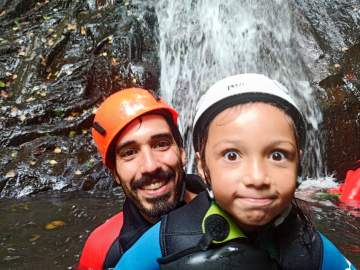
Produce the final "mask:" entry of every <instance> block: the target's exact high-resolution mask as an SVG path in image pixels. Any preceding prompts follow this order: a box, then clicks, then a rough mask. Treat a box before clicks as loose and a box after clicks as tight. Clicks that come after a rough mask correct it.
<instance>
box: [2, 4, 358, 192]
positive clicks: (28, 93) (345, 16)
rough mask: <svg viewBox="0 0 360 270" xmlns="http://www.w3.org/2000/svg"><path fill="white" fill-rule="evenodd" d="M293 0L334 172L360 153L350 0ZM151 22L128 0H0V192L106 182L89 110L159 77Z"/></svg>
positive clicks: (105, 185) (354, 11)
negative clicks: (118, 91)
mask: <svg viewBox="0 0 360 270" xmlns="http://www.w3.org/2000/svg"><path fill="white" fill-rule="evenodd" d="M136 2H141V1H136ZM155 2H156V1H155ZM292 3H293V7H294V9H295V10H296V14H297V17H296V18H294V20H296V21H297V24H298V27H299V29H300V31H301V32H302V34H303V37H302V38H303V39H302V40H300V45H301V46H300V48H299V51H300V53H301V55H303V57H304V69H306V70H307V71H308V73H309V74H310V78H311V79H312V80H313V85H314V87H315V88H316V89H317V90H318V91H317V95H318V98H319V100H320V105H321V108H322V111H323V113H324V115H323V118H324V121H323V123H322V125H321V128H322V133H323V137H324V144H325V147H324V151H323V152H324V154H325V162H326V164H327V168H328V172H334V173H335V176H337V177H338V179H343V177H344V174H345V171H346V168H347V167H348V166H349V165H350V164H351V163H352V162H353V161H354V160H357V159H360V156H359V155H360V83H359V78H360V39H359V33H360V10H359V6H358V0H350V1H345V0H341V1H326V0H320V1H310V0H307V1H300V0H295V1H293V2H292ZM156 29H157V19H156V16H155V13H154V11H153V10H152V9H149V8H146V7H144V6H141V7H140V6H138V5H137V4H133V3H131V1H128V0H124V1H121V0H119V1H110V0H102V1H100V0H87V1H74V0H66V1H60V0H52V1H48V0H37V1H35V0H11V1H10V0H2V1H1V0H0V31H1V35H0V91H1V95H0V129H1V133H0V145H1V148H0V197H4V196H6V197H20V196H23V195H27V194H31V193H37V192H40V191H45V190H64V191H67V190H78V189H82V190H107V189H111V187H112V185H113V181H112V177H111V175H110V173H109V172H108V171H107V170H106V169H105V168H104V166H102V164H101V161H100V158H99V156H98V154H97V152H96V149H95V146H94V144H93V142H92V139H91V135H90V128H91V123H92V119H93V110H94V108H95V107H96V106H97V105H98V104H99V103H100V102H101V101H102V100H103V99H104V98H105V97H107V96H108V95H110V94H111V93H113V92H114V91H116V89H119V88H123V87H128V86H145V87H147V88H150V89H155V90H156V89H157V88H158V87H159V82H158V78H159V73H160V72H159V60H158V56H157V38H156V34H155V33H156V31H157V30H156Z"/></svg>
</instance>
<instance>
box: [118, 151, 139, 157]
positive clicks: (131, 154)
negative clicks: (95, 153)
mask: <svg viewBox="0 0 360 270" xmlns="http://www.w3.org/2000/svg"><path fill="white" fill-rule="evenodd" d="M136 153H137V151H136V150H135V149H124V150H121V151H120V152H119V156H120V157H121V158H132V157H134V156H135V155H136Z"/></svg>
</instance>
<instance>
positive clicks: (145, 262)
mask: <svg viewBox="0 0 360 270" xmlns="http://www.w3.org/2000/svg"><path fill="white" fill-rule="evenodd" d="M159 235H160V222H158V223H156V224H155V225H154V226H153V227H151V228H150V229H149V230H147V231H146V232H145V233H144V234H143V235H142V236H141V237H140V238H139V239H138V240H137V241H136V242H135V244H134V245H133V246H132V247H131V248H130V249H128V250H127V251H126V252H125V253H124V255H122V257H121V259H120V261H119V262H118V263H117V264H116V266H115V268H114V269H115V270H128V269H131V270H144V269H146V270H158V269H159V268H160V267H159V264H158V262H157V258H160V257H162V254H161V249H160V239H159Z"/></svg>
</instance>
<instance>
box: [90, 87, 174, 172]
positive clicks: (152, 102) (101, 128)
mask: <svg viewBox="0 0 360 270" xmlns="http://www.w3.org/2000/svg"><path fill="white" fill-rule="evenodd" d="M157 110H165V111H167V112H169V113H170V115H171V118H172V120H173V122H174V124H175V125H176V126H177V118H178V113H177V112H176V111H175V109H173V108H172V107H170V106H169V105H168V104H167V103H166V102H165V101H164V100H162V99H161V98H157V97H155V96H154V95H153V94H151V93H150V92H149V91H147V90H145V89H141V88H127V89H124V90H121V91H118V92H116V93H115V94H112V95H111V96H109V97H108V98H107V99H106V100H105V101H104V102H103V103H102V104H101V105H100V107H99V108H98V110H97V111H96V114H95V118H94V122H93V128H92V136H93V139H94V141H95V144H96V146H97V149H98V151H99V153H100V155H101V157H102V160H103V162H104V164H105V165H106V166H107V167H110V168H111V166H112V164H111V160H110V159H109V152H110V151H109V150H110V147H111V144H112V142H113V141H114V139H115V137H116V136H117V135H118V134H119V133H120V131H121V130H123V129H124V128H125V127H126V125H128V124H129V123H130V122H131V121H133V120H134V119H136V118H138V117H139V116H141V115H144V114H147V113H149V112H152V111H157Z"/></svg>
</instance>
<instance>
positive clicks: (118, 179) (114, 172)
mask: <svg viewBox="0 0 360 270" xmlns="http://www.w3.org/2000/svg"><path fill="white" fill-rule="evenodd" d="M111 173H112V175H113V176H114V179H115V182H116V183H117V184H118V185H121V181H120V178H119V175H118V174H117V173H116V169H113V170H111Z"/></svg>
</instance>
